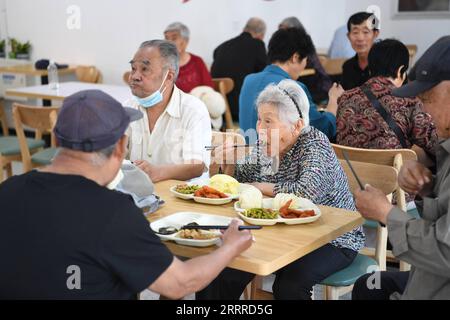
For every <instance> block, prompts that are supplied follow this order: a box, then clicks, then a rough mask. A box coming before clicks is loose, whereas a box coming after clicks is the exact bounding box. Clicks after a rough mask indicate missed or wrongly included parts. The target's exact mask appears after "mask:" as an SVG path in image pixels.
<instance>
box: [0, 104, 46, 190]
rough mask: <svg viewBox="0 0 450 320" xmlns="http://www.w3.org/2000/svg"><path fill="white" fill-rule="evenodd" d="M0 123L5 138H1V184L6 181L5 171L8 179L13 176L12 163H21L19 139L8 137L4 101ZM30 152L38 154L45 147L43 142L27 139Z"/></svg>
mask: <svg viewBox="0 0 450 320" xmlns="http://www.w3.org/2000/svg"><path fill="white" fill-rule="evenodd" d="M0 123H1V125H2V131H3V136H0V183H2V182H3V180H4V179H5V177H4V172H3V170H4V169H6V177H7V178H9V177H11V176H12V162H13V161H21V160H22V157H21V152H20V144H19V139H18V138H17V137H15V136H9V135H8V123H7V121H6V115H5V112H4V109H3V101H0ZM25 144H26V145H27V147H28V149H29V150H30V152H33V153H34V152H36V151H37V150H38V149H39V148H42V147H43V146H44V145H45V141H43V140H35V139H25Z"/></svg>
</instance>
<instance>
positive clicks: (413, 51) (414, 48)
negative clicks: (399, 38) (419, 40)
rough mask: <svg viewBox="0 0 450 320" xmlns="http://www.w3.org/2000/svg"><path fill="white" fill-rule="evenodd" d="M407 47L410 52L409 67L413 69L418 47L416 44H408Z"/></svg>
mask: <svg viewBox="0 0 450 320" xmlns="http://www.w3.org/2000/svg"><path fill="white" fill-rule="evenodd" d="M406 47H407V48H408V52H409V66H410V67H412V66H413V65H414V62H415V61H414V60H415V58H416V54H417V49H418V48H417V45H415V44H407V45H406Z"/></svg>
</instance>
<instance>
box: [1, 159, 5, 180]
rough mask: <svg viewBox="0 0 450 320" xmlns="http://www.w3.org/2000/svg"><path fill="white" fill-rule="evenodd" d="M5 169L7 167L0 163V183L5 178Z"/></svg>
mask: <svg viewBox="0 0 450 320" xmlns="http://www.w3.org/2000/svg"><path fill="white" fill-rule="evenodd" d="M4 169H5V168H4V167H3V164H1V163H0V183H2V182H3V180H4V179H5V176H4V173H3V170H4Z"/></svg>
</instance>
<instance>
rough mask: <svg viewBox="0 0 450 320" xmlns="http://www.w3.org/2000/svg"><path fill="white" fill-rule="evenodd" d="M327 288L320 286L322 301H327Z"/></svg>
mask: <svg viewBox="0 0 450 320" xmlns="http://www.w3.org/2000/svg"><path fill="white" fill-rule="evenodd" d="M327 293H328V287H327V286H322V299H323V300H328V294H327Z"/></svg>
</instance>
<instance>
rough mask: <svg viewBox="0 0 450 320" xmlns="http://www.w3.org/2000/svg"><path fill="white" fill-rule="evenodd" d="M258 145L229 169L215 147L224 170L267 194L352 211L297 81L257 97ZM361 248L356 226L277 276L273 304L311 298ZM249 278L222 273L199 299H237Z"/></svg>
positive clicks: (228, 152) (227, 152) (228, 150)
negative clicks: (307, 200) (280, 301)
mask: <svg viewBox="0 0 450 320" xmlns="http://www.w3.org/2000/svg"><path fill="white" fill-rule="evenodd" d="M257 106H258V128H257V130H258V134H259V136H260V139H261V140H260V141H259V142H258V143H257V146H256V147H255V148H254V150H253V151H252V153H251V155H250V156H248V157H247V158H245V159H244V160H238V161H237V163H238V164H237V165H236V164H232V163H231V162H232V161H231V159H232V158H233V157H234V156H235V148H234V147H233V146H231V145H228V144H226V145H224V146H223V147H219V148H218V150H217V153H216V157H218V158H220V157H222V158H223V159H226V162H227V164H222V169H223V170H224V171H225V173H227V174H232V175H234V176H235V178H236V179H237V180H238V181H239V182H242V183H250V184H253V185H254V186H255V187H257V188H258V189H259V190H261V191H262V192H263V193H264V194H265V195H267V196H270V197H273V196H275V195H276V194H279V193H291V194H295V195H297V196H300V197H303V198H307V199H310V200H311V201H312V202H314V203H315V204H318V205H326V206H331V207H336V208H342V209H347V210H355V204H354V202H353V197H352V194H351V193H350V190H349V186H348V181H347V178H346V176H345V173H344V171H343V169H342V167H341V165H340V163H339V161H338V160H337V158H336V155H335V153H334V152H333V149H332V147H331V145H330V142H329V140H328V139H327V137H326V136H325V135H324V134H323V133H322V132H320V131H319V130H317V129H315V128H313V127H311V126H310V125H309V116H308V111H309V110H308V109H309V102H308V98H307V96H306V94H305V92H304V91H303V89H302V88H301V87H300V86H298V84H297V83H296V82H295V81H292V80H284V81H282V82H280V83H279V84H278V85H275V84H272V85H269V86H268V87H267V88H266V89H264V91H263V92H262V93H261V94H260V95H259V97H258V99H257ZM363 244H364V233H363V232H362V228H361V227H359V228H357V229H354V230H353V231H351V232H349V233H346V234H344V235H343V236H341V237H339V238H337V239H335V240H333V241H331V242H330V243H329V244H327V245H325V246H323V247H321V248H319V249H317V250H315V251H314V252H312V253H310V254H308V255H306V256H304V257H302V258H300V259H298V260H296V261H294V262H293V263H291V264H289V265H287V266H285V267H283V268H282V269H280V270H279V271H277V272H276V279H275V283H274V285H273V293H274V297H275V298H276V299H310V298H311V290H312V288H313V286H314V285H316V284H317V283H320V282H321V281H322V280H324V279H325V278H327V277H328V276H330V275H332V274H333V273H335V272H337V271H339V270H341V269H343V268H345V267H347V266H348V265H350V264H351V263H352V261H353V260H354V258H355V257H356V255H357V252H358V250H360V249H361V248H362V246H363ZM253 277H254V275H253V274H249V273H245V272H240V271H236V270H232V269H226V270H225V271H224V272H223V273H222V274H221V275H220V276H219V277H218V278H217V279H215V280H214V281H213V283H212V284H211V285H210V286H209V287H207V288H206V289H205V290H203V291H201V292H198V293H197V298H199V299H239V297H240V295H241V294H242V292H243V290H244V288H245V287H246V285H247V284H248V283H249V282H250V281H251V280H252V278H253Z"/></svg>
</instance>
